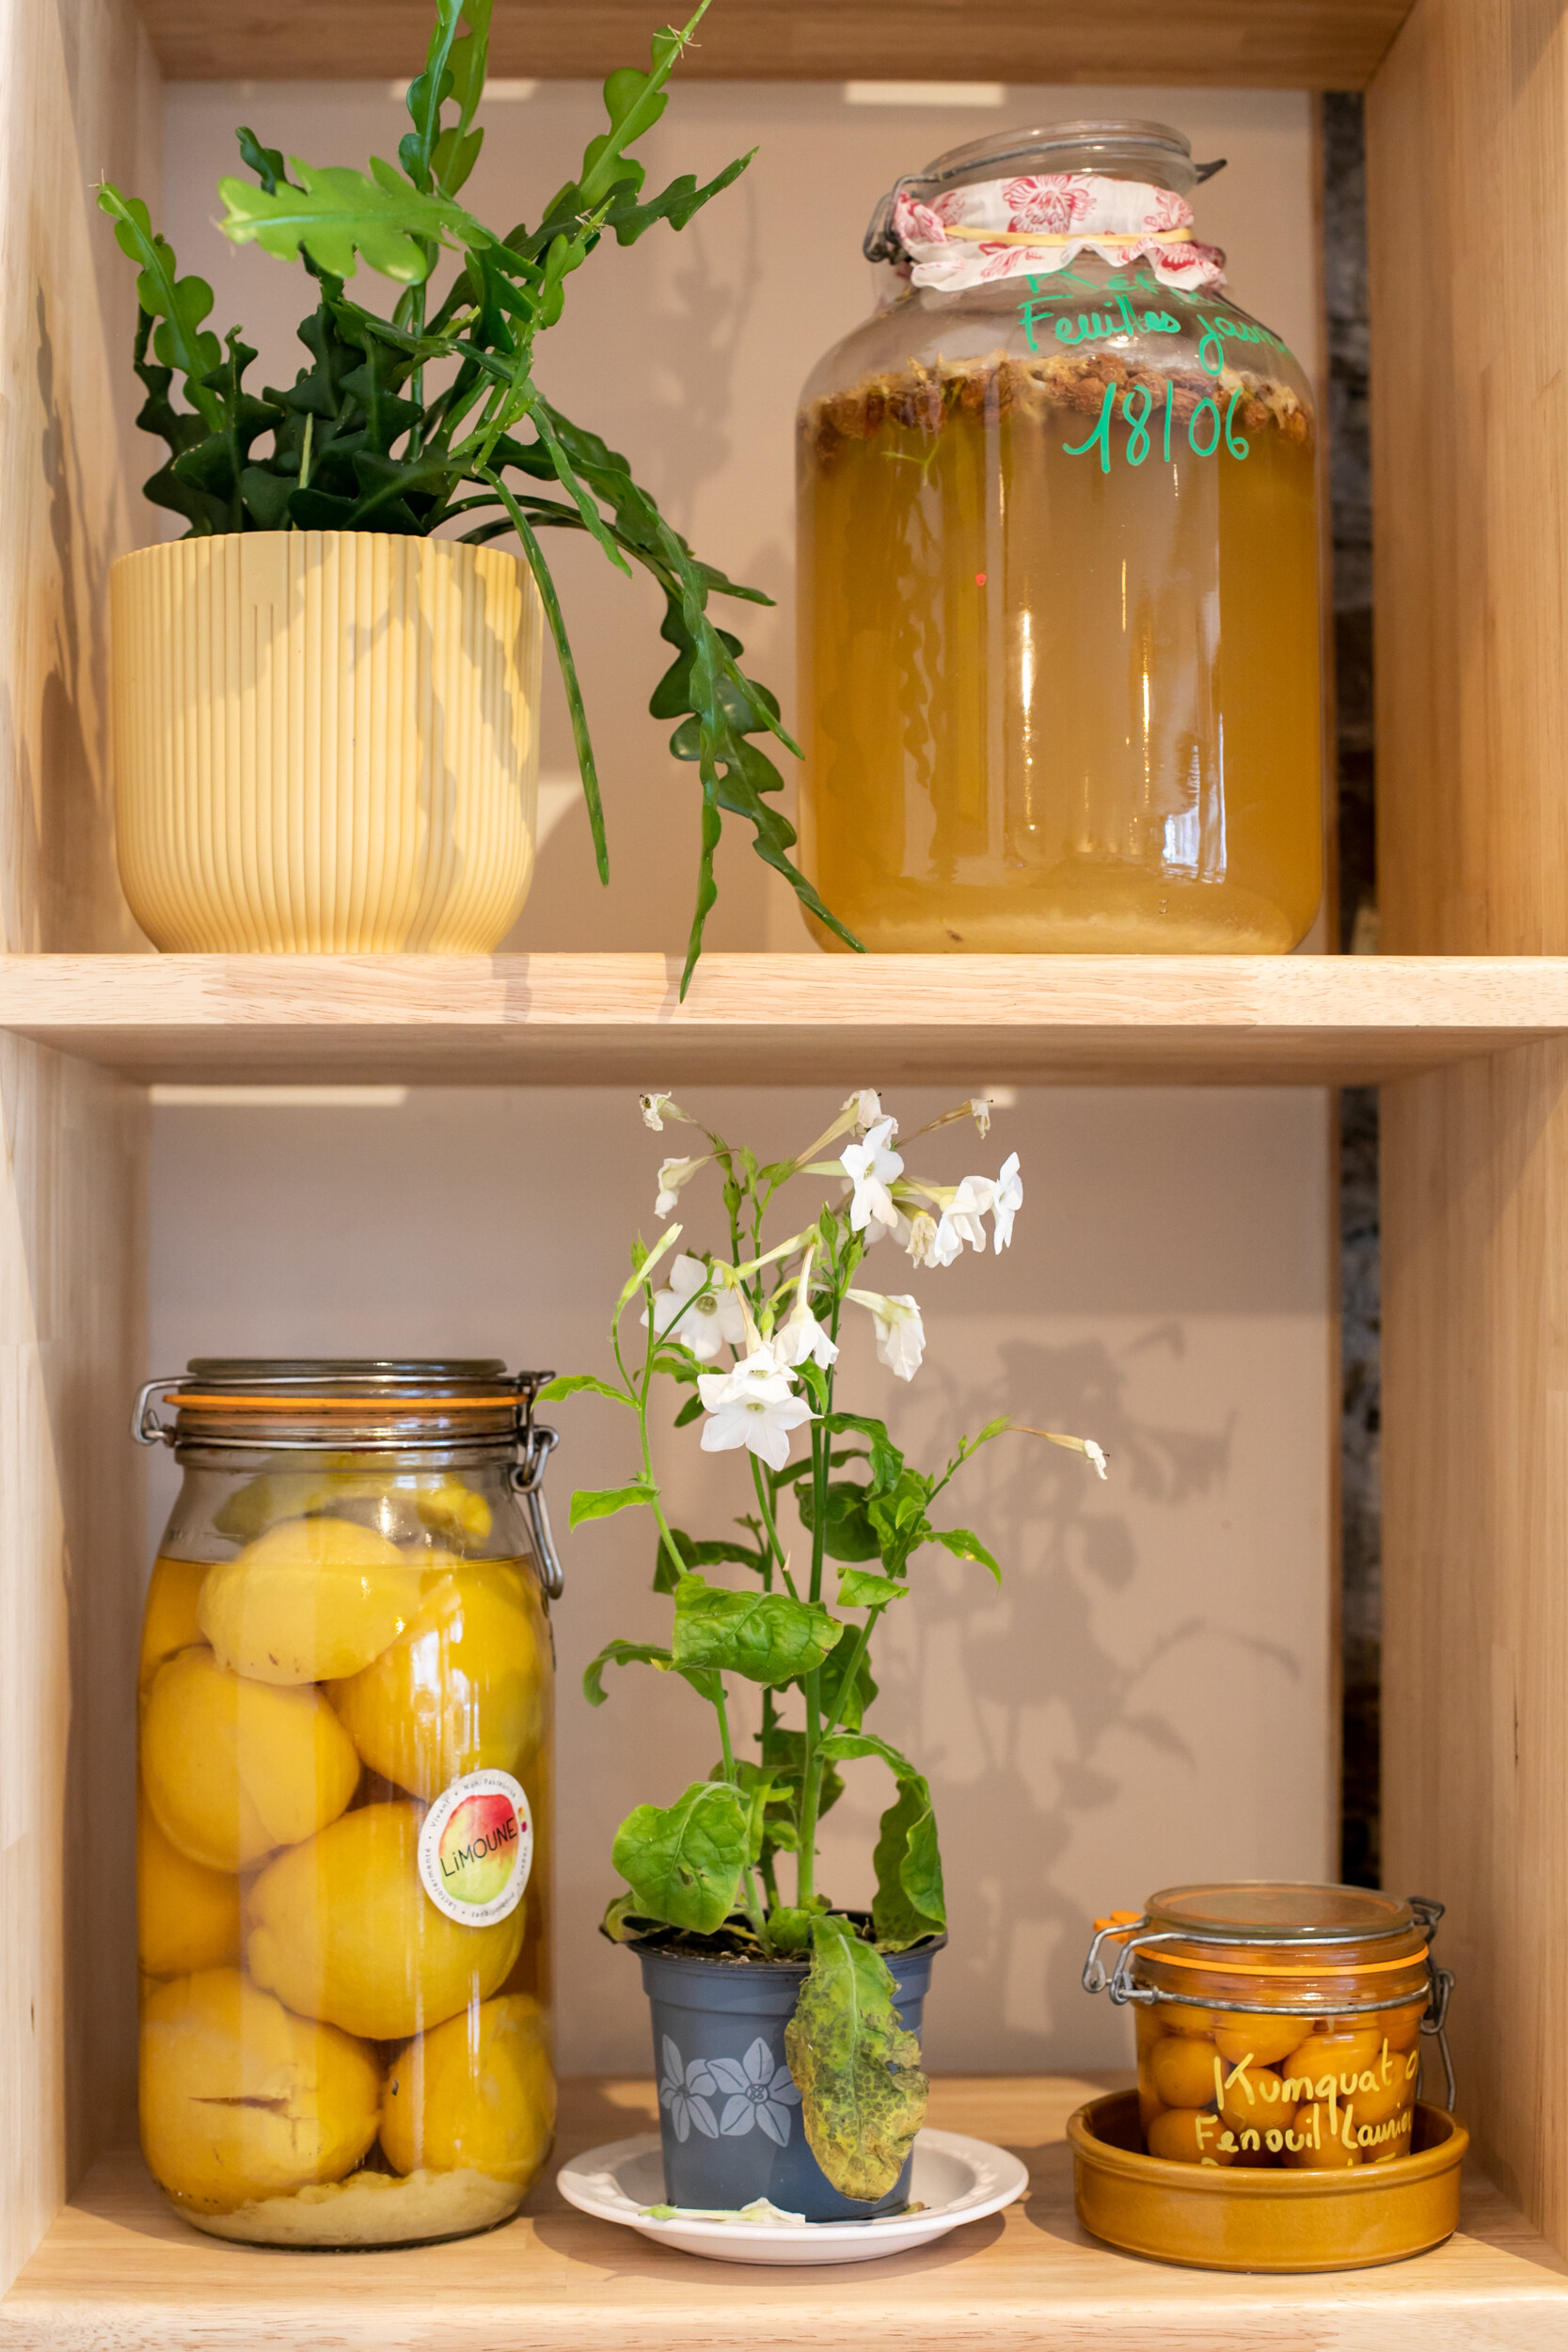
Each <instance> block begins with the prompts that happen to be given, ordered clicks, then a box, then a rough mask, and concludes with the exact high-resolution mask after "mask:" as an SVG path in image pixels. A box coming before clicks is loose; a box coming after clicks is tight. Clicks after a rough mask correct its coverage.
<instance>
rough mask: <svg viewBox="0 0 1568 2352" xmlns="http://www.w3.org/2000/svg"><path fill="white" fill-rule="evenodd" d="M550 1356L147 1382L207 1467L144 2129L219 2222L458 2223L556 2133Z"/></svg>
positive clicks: (184, 1568)
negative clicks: (544, 1420)
mask: <svg viewBox="0 0 1568 2352" xmlns="http://www.w3.org/2000/svg"><path fill="white" fill-rule="evenodd" d="M548 1377H549V1375H548V1374H546V1373H523V1374H519V1375H515V1377H514V1376H512V1375H508V1374H507V1373H506V1371H505V1368H504V1366H503V1365H502V1364H501V1363H500V1362H499V1361H495V1360H483V1361H478V1362H473V1361H465V1362H357V1361H297V1362H280V1361H276V1360H265V1361H255V1360H245V1359H214V1358H201V1359H197V1360H195V1361H193V1362H192V1364H191V1365H190V1367H189V1370H188V1372H187V1374H186V1375H185V1376H184V1378H183V1379H180V1380H154V1381H150V1382H149V1383H148V1385H147V1386H146V1387H145V1388H144V1389H143V1390H142V1391H141V1393H140V1395H139V1396H138V1397H137V1400H136V1406H135V1417H134V1421H133V1434H134V1436H135V1438H136V1439H137V1441H138V1442H139V1443H141V1444H144V1445H155V1444H166V1445H169V1446H171V1447H172V1448H173V1451H174V1454H175V1458H176V1459H177V1461H178V1462H179V1463H180V1466H181V1468H182V1471H183V1473H184V1477H183V1483H182V1486H181V1490H180V1494H179V1497H178V1500H177V1501H176V1502H175V1505H174V1509H173V1512H172V1514H171V1516H170V1518H169V1523H168V1526H167V1529H166V1533H165V1535H164V1539H163V1542H162V1544H161V1545H160V1547H159V1553H158V1558H157V1562H156V1564H155V1565H154V1567H153V1571H152V1580H151V1583H150V1589H149V1593H148V1599H147V1611H146V1616H145V1620H144V1625H143V1633H142V1648H141V1661H140V1674H139V1690H138V1710H139V1741H138V1761H139V1789H138V1874H137V1875H138V1890H137V1924H138V1950H139V1959H140V1965H141V1983H142V2003H141V2077H140V2080H141V2125H142V2145H143V2149H144V2151H145V2153H146V2155H147V2160H148V2163H149V2165H150V2168H151V2170H152V2173H153V2176H154V2178H155V2179H156V2180H157V2181H158V2183H159V2185H161V2186H162V2188H163V2189H164V2190H165V2192H166V2195H167V2196H168V2197H169V2199H170V2200H171V2201H172V2202H173V2203H174V2205H175V2206H176V2208H177V2210H178V2211H179V2212H180V2213H181V2214H182V2215H183V2216H184V2217H185V2218H186V2219H188V2220H190V2221H193V2222H195V2223H196V2224H197V2225H198V2228H201V2229H204V2230H208V2231H210V2232H212V2233H214V2234H215V2235H217V2236H220V2237H229V2238H240V2239H244V2240H246V2241H248V2242H250V2243H252V2244H258V2245H274V2246H315V2247H333V2246H337V2247H357V2246H388V2245H408V2244H419V2243H423V2242H425V2241H428V2240H430V2239H433V2238H440V2237H451V2236H457V2235H460V2234H462V2233H465V2232H467V2231H470V2230H475V2229H483V2228H488V2227H490V2226H491V2225H493V2224H494V2223H496V2222H498V2221H501V2220H504V2219H506V2218H507V2217H508V2216H509V2215H511V2214H512V2213H514V2212H515V2210H516V2208H517V2206H518V2205H519V2204H520V2203H521V2202H522V2200H523V2197H524V2196H525V2194H526V2193H527V2190H528V2187H529V2185H530V2183H531V2181H532V2180H533V2179H534V2177H535V2175H536V2174H537V2172H538V2171H539V2169H540V2168H541V2166H542V2165H543V2164H544V2162H545V2159H546V2155H547V2154H548V2153H549V2145H550V2137H551V2134H552V2131H553V2128H554V2118H555V2083H554V2075H553V2071H552V2064H551V2038H550V2010H549V1983H548V1954H549V1932H548V1908H549V1877H550V1873H549V1845H550V1782H551V1740H552V1726H553V1708H552V1688H553V1661H552V1654H551V1639H550V1628H549V1619H548V1610H547V1599H548V1598H549V1597H553V1596H555V1595H558V1594H559V1593H560V1591H561V1567H560V1563H559V1561H558V1559H557V1557H556V1552H555V1547H554V1544H553V1542H552V1540H551V1536H550V1527H549V1519H548V1516H547V1514H546V1509H545V1503H544V1498H543V1495H542V1493H541V1491H540V1486H541V1481H542V1479H543V1476H544V1472H545V1468H546V1463H547V1462H548V1459H549V1455H550V1454H551V1452H552V1450H553V1448H554V1446H555V1443H556V1434H555V1432H554V1430H553V1429H547V1428H545V1427H543V1426H541V1424H540V1423H539V1422H536V1421H535V1419H534V1415H533V1408H534V1403H535V1400H536V1398H537V1395H538V1392H539V1390H540V1388H541V1387H542V1386H543V1385H544V1383H545V1382H546V1380H547V1379H548ZM160 1397H164V1398H166V1399H167V1402H168V1403H169V1404H170V1405H172V1406H173V1407H174V1412H175V1418H174V1420H173V1421H172V1422H167V1421H166V1420H164V1419H163V1418H162V1416H161V1415H160V1412H159V1410H158V1404H157V1400H158V1399H159V1398H160Z"/></svg>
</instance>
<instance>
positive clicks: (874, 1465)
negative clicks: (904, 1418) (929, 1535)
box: [828, 1413, 904, 1494]
mask: <svg viewBox="0 0 1568 2352" xmlns="http://www.w3.org/2000/svg"><path fill="white" fill-rule="evenodd" d="M828 1427H829V1429H830V1430H831V1431H832V1435H833V1436H834V1437H835V1438H838V1437H843V1436H845V1435H846V1434H847V1433H848V1432H849V1431H851V1430H852V1431H853V1432H854V1433H855V1434H856V1436H858V1437H862V1438H865V1439H866V1440H867V1442H868V1443H869V1445H870V1448H871V1489H870V1491H871V1492H872V1493H873V1494H885V1493H886V1492H887V1491H888V1490H889V1489H890V1488H891V1487H894V1486H896V1485H897V1484H898V1481H899V1478H900V1477H901V1476H902V1474H903V1470H904V1456H903V1455H902V1454H901V1453H900V1452H899V1450H898V1448H897V1447H896V1446H895V1444H894V1442H893V1439H892V1438H890V1437H889V1436H888V1434H887V1424H886V1422H880V1421H873V1420H871V1419H869V1418H868V1417H867V1416H866V1415H865V1414H864V1413H831V1414H830V1415H829V1417H828Z"/></svg>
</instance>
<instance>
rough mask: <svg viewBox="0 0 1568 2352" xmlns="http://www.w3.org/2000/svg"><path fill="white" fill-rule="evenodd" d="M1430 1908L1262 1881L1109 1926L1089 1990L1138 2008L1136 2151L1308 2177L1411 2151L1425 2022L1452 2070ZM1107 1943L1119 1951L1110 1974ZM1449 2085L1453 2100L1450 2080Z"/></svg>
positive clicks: (1099, 1942) (1196, 1891)
mask: <svg viewBox="0 0 1568 2352" xmlns="http://www.w3.org/2000/svg"><path fill="white" fill-rule="evenodd" d="M1441 1915H1442V1906H1441V1904H1437V1903H1428V1902H1416V1901H1412V1902H1402V1901H1400V1900H1399V1899H1397V1898H1395V1897H1393V1896H1388V1895H1382V1894H1374V1893H1370V1892H1369V1891H1368V1890H1367V1889H1365V1888H1362V1887H1351V1886H1313V1885H1297V1884H1271V1883H1245V1884H1242V1885H1238V1886H1223V1885H1220V1886H1215V1885H1204V1886H1178V1887H1170V1888H1167V1889H1165V1891H1164V1893H1162V1894H1158V1895H1154V1896H1151V1897H1150V1898H1149V1901H1148V1909H1147V1912H1146V1913H1145V1915H1143V1916H1142V1917H1137V1918H1132V1919H1129V1917H1128V1915H1126V1914H1125V1913H1123V1914H1118V1915H1117V1917H1116V1919H1115V1920H1114V1921H1111V1922H1106V1923H1104V1924H1103V1925H1102V1926H1101V1930H1100V1931H1099V1932H1098V1933H1097V1936H1096V1940H1095V1945H1094V1947H1092V1948H1091V1952H1090V1956H1089V1960H1088V1963H1087V1964H1086V1965H1085V1972H1084V1981H1085V1986H1086V1987H1087V1989H1088V1990H1089V1991H1091V1992H1100V1991H1106V1990H1109V1992H1110V1993H1111V1996H1112V1998H1113V2000H1119V2001H1127V2002H1131V2003H1132V2004H1134V2005H1135V2016H1136V2021H1137V2023H1136V2036H1137V2060H1138V2122H1139V2128H1140V2130H1141V2132H1142V2135H1143V2145H1144V2149H1145V2151H1146V2153H1148V2154H1149V2155H1151V2156H1158V2157H1161V2158H1163V2159H1164V2161H1166V2162H1171V2163H1180V2164H1206V2165H1222V2166H1223V2165H1227V2164H1234V2165H1238V2166H1240V2167H1241V2168H1242V2169H1249V2170H1250V2169H1257V2168H1259V2167H1262V2168H1268V2167H1270V2166H1275V2167H1288V2168H1291V2169H1302V2170H1316V2171H1329V2170H1333V2171H1339V2170H1343V2169H1345V2168H1346V2167H1348V2166H1352V2165H1362V2164H1381V2163H1387V2162H1389V2161H1391V2160H1394V2159H1396V2158H1398V2157H1400V2156H1405V2155H1409V2154H1410V2153H1412V2150H1413V2146H1414V2145H1415V2144H1416V2143H1415V2130H1416V2122H1417V2104H1416V2103H1417V2094H1418V2087H1419V2081H1420V2034H1421V2027H1422V2024H1423V2021H1429V2023H1430V2025H1431V2027H1432V2029H1433V2031H1434V2032H1435V2033H1436V2036H1437V2040H1438V2047H1439V2049H1440V2050H1441V2053H1442V2057H1443V2060H1444V2065H1445V2068H1446V2067H1447V2061H1448V2049H1447V2044H1446V2042H1445V2041H1444V2040H1443V2037H1442V2019H1443V2016H1444V2014H1445V2012H1446V2010H1447V2004H1448V1994H1449V1987H1450V1984H1451V1979H1449V1976H1448V1975H1447V1972H1446V1971H1443V1970H1439V1969H1436V1968H1434V1967H1433V1963H1432V1959H1431V1953H1430V1938H1431V1934H1432V1931H1433V1929H1434V1928H1435V1926H1436V1923H1437V1920H1438V1919H1439V1918H1440V1917H1441ZM1102 1949H1104V1950H1106V1951H1107V1952H1111V1951H1115V1952H1117V1955H1118V1956H1117V1962H1116V1965H1115V1967H1114V1969H1112V1970H1110V1971H1109V1972H1107V1970H1106V1968H1105V1966H1104V1965H1103V1964H1102V1963H1101V1958H1100V1954H1101V1950H1102ZM1447 2088H1448V2099H1449V2105H1450V2106H1451V2104H1452V2098H1453V2085H1452V2078H1451V2074H1450V2075H1449V2078H1448V2085H1447Z"/></svg>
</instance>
